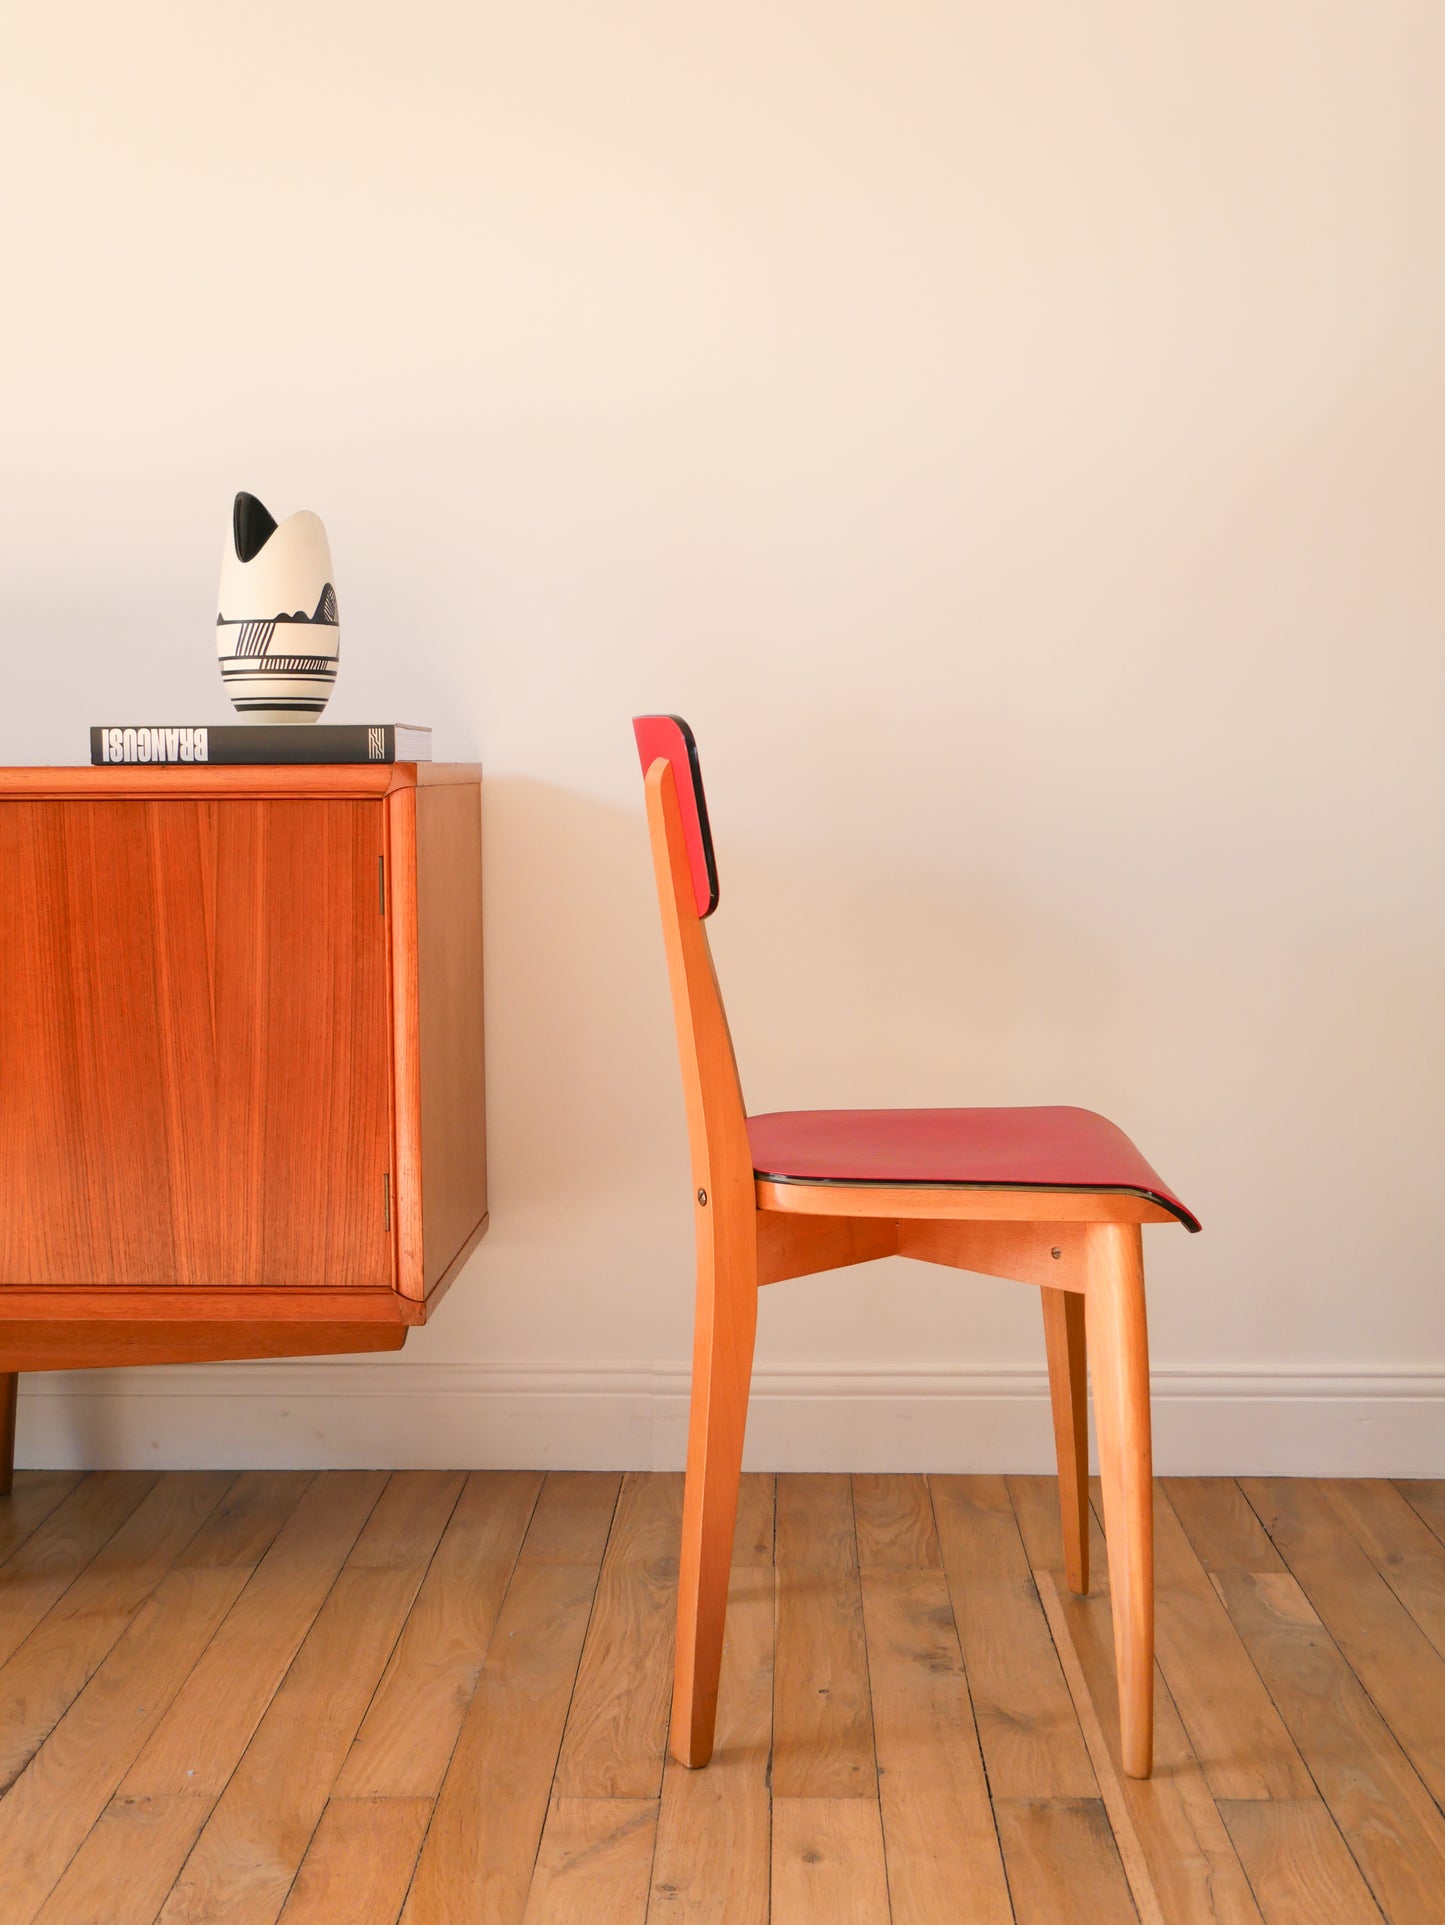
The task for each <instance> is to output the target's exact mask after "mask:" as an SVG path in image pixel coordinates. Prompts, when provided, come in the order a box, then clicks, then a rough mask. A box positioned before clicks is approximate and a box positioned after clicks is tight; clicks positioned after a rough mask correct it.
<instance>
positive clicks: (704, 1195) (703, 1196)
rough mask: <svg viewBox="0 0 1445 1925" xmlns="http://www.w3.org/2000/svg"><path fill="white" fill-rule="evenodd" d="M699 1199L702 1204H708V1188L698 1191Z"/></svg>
mask: <svg viewBox="0 0 1445 1925" xmlns="http://www.w3.org/2000/svg"><path fill="white" fill-rule="evenodd" d="M697 1200H698V1202H699V1203H702V1204H706V1202H707V1191H706V1190H699V1191H698V1193H697Z"/></svg>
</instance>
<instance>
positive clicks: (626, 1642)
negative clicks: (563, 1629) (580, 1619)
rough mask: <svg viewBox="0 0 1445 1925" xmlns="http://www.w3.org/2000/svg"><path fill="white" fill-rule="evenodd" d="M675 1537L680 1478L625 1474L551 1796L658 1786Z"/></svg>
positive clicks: (649, 1793)
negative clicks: (554, 1794) (555, 1782)
mask: <svg viewBox="0 0 1445 1925" xmlns="http://www.w3.org/2000/svg"><path fill="white" fill-rule="evenodd" d="M681 1540H682V1478H681V1476H680V1475H678V1474H676V1473H671V1472H668V1473H664V1472H648V1471H631V1472H629V1473H628V1475H627V1476H626V1477H624V1478H623V1480H622V1491H621V1494H620V1496H619V1497H618V1500H617V1511H616V1515H615V1516H614V1518H613V1520H612V1532H611V1535H610V1536H609V1538H608V1540H607V1550H606V1553H605V1555H604V1556H603V1559H602V1571H601V1575H600V1577H599V1578H598V1581H597V1596H596V1599H595V1601H594V1603H593V1606H592V1620H591V1623H590V1624H589V1625H588V1627H587V1641H586V1643H585V1644H584V1646H583V1648H582V1663H581V1666H580V1668H579V1670H578V1673H577V1686H576V1690H575V1691H574V1692H573V1695H572V1708H571V1711H570V1712H569V1714H568V1717H567V1730H566V1735H565V1736H564V1738H563V1740H562V1753H561V1756H560V1758H559V1759H558V1761H557V1784H556V1795H557V1796H558V1797H560V1798H627V1799H639V1798H641V1799H656V1798H657V1796H658V1794H659V1792H660V1790H661V1788H662V1760H663V1753H664V1751H665V1750H666V1746H667V1714H668V1707H669V1704H670V1702H671V1696H672V1652H673V1618H674V1616H675V1613H676V1610H677V1558H678V1548H679V1545H680V1543H681Z"/></svg>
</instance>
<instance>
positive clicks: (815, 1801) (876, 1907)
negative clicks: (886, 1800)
mask: <svg viewBox="0 0 1445 1925" xmlns="http://www.w3.org/2000/svg"><path fill="white" fill-rule="evenodd" d="M887 1917H888V1876H887V1873H886V1871H885V1869H884V1859H883V1830H882V1826H881V1824H880V1822H879V1815H878V1806H877V1804H876V1802H875V1801H874V1800H873V1799H872V1798H775V1799H774V1800H773V1918H774V1919H775V1920H777V1921H778V1925H784V1921H790V1920H797V1921H798V1925H804V1921H807V1920H813V1919H816V1920H818V1921H819V1922H820V1925H821V1922H822V1921H824V1920H826V1921H827V1925H880V1921H881V1920H884V1919H886V1918H887Z"/></svg>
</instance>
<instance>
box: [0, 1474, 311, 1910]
mask: <svg viewBox="0 0 1445 1925" xmlns="http://www.w3.org/2000/svg"><path fill="white" fill-rule="evenodd" d="M306 1482H307V1479H306V1477H305V1476H304V1475H301V1476H299V1477H298V1475H297V1474H296V1473H294V1472H269V1473H259V1472H253V1473H248V1474H247V1475H246V1476H244V1477H242V1478H241V1479H239V1480H238V1481H237V1485H236V1489H235V1494H234V1498H233V1501H232V1502H231V1503H230V1504H229V1505H226V1506H222V1507H220V1508H219V1509H217V1510H216V1511H214V1512H213V1513H212V1515H211V1517H210V1518H209V1520H208V1521H207V1523H206V1524H205V1526H204V1527H203V1529H202V1530H201V1532H200V1533H199V1535H198V1536H197V1538H196V1539H195V1541H194V1542H193V1543H192V1544H191V1545H190V1547H189V1549H188V1550H187V1552H186V1553H185V1555H184V1557H183V1559H182V1560H181V1561H179V1562H177V1563H176V1564H175V1566H174V1568H172V1569H170V1570H169V1571H167V1572H166V1574H165V1575H164V1576H163V1577H162V1578H161V1579H160V1581H159V1583H158V1584H157V1585H156V1587H155V1590H154V1593H153V1594H152V1595H151V1596H150V1597H149V1598H148V1599H147V1600H146V1601H145V1603H144V1604H143V1605H142V1606H141V1608H140V1609H139V1610H138V1611H137V1612H136V1613H135V1616H134V1617H133V1619H132V1620H131V1621H130V1623H129V1625H128V1626H127V1628H126V1630H125V1631H124V1633H123V1634H122V1636H121V1637H120V1638H119V1640H118V1641H117V1642H116V1643H115V1645H114V1647H113V1649H111V1650H110V1651H109V1653H108V1655H107V1656H106V1657H105V1658H104V1660H103V1661H102V1662H101V1663H100V1664H99V1665H98V1666H97V1667H96V1669H95V1671H94V1675H93V1676H91V1677H90V1678H89V1680H88V1682H87V1683H86V1684H85V1686H84V1688H83V1689H81V1690H80V1691H79V1692H78V1693H77V1694H76V1695H75V1697H74V1701H73V1702H72V1703H70V1704H69V1706H68V1708H67V1709H66V1710H65V1712H64V1714H63V1716H61V1717H60V1718H59V1720H58V1721H57V1723H56V1725H55V1727H54V1729H53V1730H51V1731H50V1732H49V1734H48V1736H47V1738H46V1741H45V1743H44V1745H43V1747H42V1748H41V1749H40V1751H39V1753H38V1754H37V1756H36V1757H35V1759H34V1760H33V1762H32V1763H31V1764H30V1766H29V1767H28V1769H27V1770H25V1771H24V1772H23V1773H22V1775H21V1776H20V1777H19V1779H18V1780H17V1781H16V1782H15V1784H13V1785H12V1786H11V1788H10V1790H9V1792H8V1793H7V1795H6V1797H5V1799H4V1800H3V1802H0V1889H3V1891H4V1893H5V1916H6V1921H7V1925H28V1921H29V1920H30V1919H31V1918H33V1917H34V1915H35V1913H36V1911H37V1910H38V1909H39V1907H40V1905H41V1903H42V1902H43V1901H44V1899H45V1897H46V1895H47V1893H48V1892H49V1891H50V1890H51V1888H52V1887H53V1885H54V1884H55V1882H56V1880H57V1879H58V1878H59V1877H60V1874H61V1872H62V1871H63V1870H64V1868H65V1866H66V1865H67V1864H68V1863H69V1861H70V1859H71V1858H72V1856H73V1855H74V1853H75V1851H76V1849H77V1847H78V1846H79V1845H80V1844H81V1842H82V1840H83V1839H84V1838H85V1836H86V1833H87V1832H88V1831H89V1830H90V1828H91V1826H92V1825H93V1824H94V1823H95V1821H96V1819H97V1818H99V1816H100V1814H101V1812H102V1810H103V1809H104V1807H105V1805H106V1803H107V1801H108V1800H109V1798H110V1796H111V1794H112V1792H113V1791H114V1790H115V1788H116V1785H117V1784H118V1783H119V1781H120V1778H121V1776H122V1774H123V1773H124V1771H125V1769H126V1767H127V1766H128V1765H129V1763H130V1761H131V1759H132V1758H134V1756H135V1755H136V1752H137V1751H138V1750H139V1749H140V1747H141V1745H142V1744H143V1743H144V1742H145V1740H146V1738H147V1737H148V1735H149V1734H150V1732H151V1731H152V1730H153V1729H154V1728H155V1726H156V1724H157V1723H158V1721H159V1720H160V1718H161V1716H162V1715H163V1713H164V1712H165V1710H166V1707H167V1706H168V1705H169V1703H170V1702H171V1700H172V1698H173V1697H174V1696H175V1694H176V1692H177V1691H178V1690H179V1689H180V1688H181V1685H182V1684H183V1682H184V1681H185V1679H186V1677H187V1675H188V1674H189V1673H190V1671H191V1669H192V1667H193V1666H194V1664H195V1663H196V1661H197V1659H198V1658H199V1657H200V1654H201V1652H202V1651H204V1650H205V1648H206V1646H207V1644H208V1643H209V1642H210V1640H211V1638H212V1636H213V1635H214V1633H215V1631H216V1628H217V1626H218V1625H219V1624H220V1623H221V1621H222V1619H223V1618H224V1617H225V1615H226V1612H227V1611H228V1610H229V1609H230V1607H231V1605H232V1603H233V1602H234V1601H235V1599H236V1598H237V1597H238V1596H239V1595H240V1593H241V1592H242V1590H243V1589H244V1588H245V1586H246V1583H247V1581H248V1579H249V1577H250V1574H251V1571H252V1569H253V1568H254V1566H255V1564H256V1563H257V1562H258V1561H259V1559H260V1558H261V1557H262V1556H263V1555H264V1553H265V1551H266V1547H267V1545H268V1544H269V1542H270V1541H271V1539H272V1538H274V1536H275V1535H276V1533H277V1531H278V1530H279V1529H280V1528H281V1526H282V1524H283V1523H284V1521H285V1519H286V1516H287V1515H288V1513H289V1512H290V1511H291V1510H292V1508H293V1507H294V1505H295V1502H296V1496H297V1490H298V1486H304V1484H305V1483H306ZM107 1915H108V1914H107Z"/></svg>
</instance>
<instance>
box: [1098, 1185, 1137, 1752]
mask: <svg viewBox="0 0 1445 1925" xmlns="http://www.w3.org/2000/svg"><path fill="white" fill-rule="evenodd" d="M1087 1279H1088V1288H1087V1292H1086V1294H1085V1298H1084V1302H1085V1305H1086V1311H1085V1322H1086V1325H1087V1329H1088V1342H1089V1370H1090V1375H1091V1377H1092V1379H1093V1385H1094V1422H1095V1425H1096V1427H1097V1430H1098V1434H1099V1473H1100V1479H1101V1481H1102V1483H1103V1486H1104V1540H1105V1544H1106V1546H1107V1548H1108V1553H1109V1590H1110V1594H1111V1600H1112V1605H1113V1615H1114V1659H1115V1667H1116V1669H1117V1671H1118V1674H1119V1744H1120V1752H1121V1762H1122V1764H1123V1767H1124V1770H1125V1771H1126V1772H1127V1773H1128V1775H1129V1776H1130V1777H1131V1778H1147V1777H1148V1776H1149V1772H1150V1769H1151V1767H1152V1765H1153V1761H1154V1510H1153V1490H1152V1485H1151V1477H1152V1470H1153V1460H1152V1453H1151V1449H1150V1442H1149V1336H1148V1330H1147V1327H1146V1324H1145V1317H1144V1253H1143V1248H1142V1240H1141V1238H1140V1235H1139V1226H1138V1224H1136V1223H1099V1224H1091V1225H1090V1227H1089V1236H1088V1256H1087Z"/></svg>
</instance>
